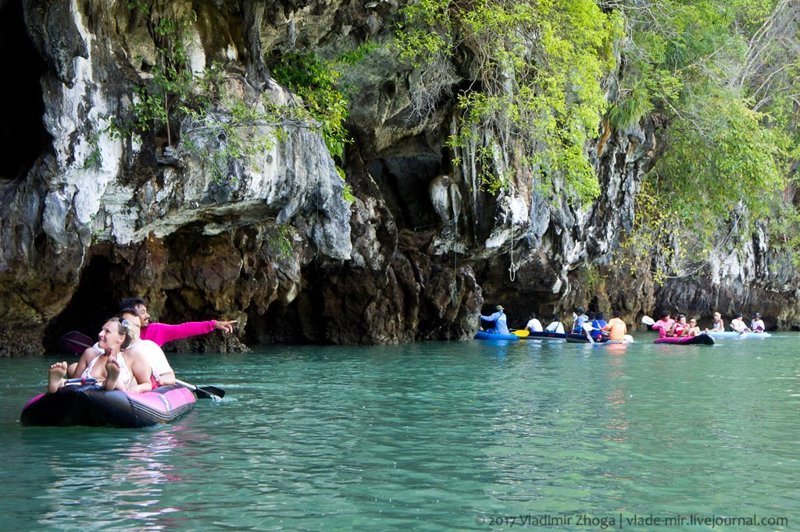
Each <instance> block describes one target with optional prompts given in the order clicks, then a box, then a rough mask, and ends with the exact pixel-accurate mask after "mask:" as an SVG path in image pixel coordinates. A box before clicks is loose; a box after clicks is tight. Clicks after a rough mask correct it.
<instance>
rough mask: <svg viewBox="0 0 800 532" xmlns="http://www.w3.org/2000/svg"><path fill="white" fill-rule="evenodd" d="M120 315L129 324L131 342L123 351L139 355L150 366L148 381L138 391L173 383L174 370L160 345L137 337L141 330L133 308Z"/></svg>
mask: <svg viewBox="0 0 800 532" xmlns="http://www.w3.org/2000/svg"><path fill="white" fill-rule="evenodd" d="M120 315H121V316H122V317H123V318H124V319H126V320H128V321H129V322H130V324H131V326H130V332H131V344H130V346H128V348H127V349H126V350H125V351H126V352H127V353H133V354H136V355H137V356H141V357H142V358H143V359H144V360H146V361H147V364H148V365H149V366H150V383H149V384H147V385H142V386H140V389H139V390H138V391H143V392H144V391H148V390H151V389H155V388H158V387H159V386H167V385H169V384H175V370H173V369H172V366H170V365H169V361H167V357H166V356H165V355H164V351H162V350H161V347H159V345H158V344H157V343H155V342H153V341H152V340H142V339H141V338H140V337H139V335H140V332H139V331H140V330H141V320H140V318H139V314H138V313H137V312H136V311H135V310H134V309H125V310H123V311H122V312H121V313H120Z"/></svg>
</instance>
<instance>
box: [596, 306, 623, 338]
mask: <svg viewBox="0 0 800 532" xmlns="http://www.w3.org/2000/svg"><path fill="white" fill-rule="evenodd" d="M620 316H622V313H621V312H620V311H619V310H615V311H614V317H613V318H611V319H610V320H609V321H608V323H607V324H606V325H605V326H604V327H603V328H602V330H603V331H604V332H606V333H607V334H608V339H609V341H611V342H624V341H625V335H626V334H628V326H627V325H625V322H624V321H622V318H621V317H620Z"/></svg>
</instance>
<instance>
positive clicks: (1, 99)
mask: <svg viewBox="0 0 800 532" xmlns="http://www.w3.org/2000/svg"><path fill="white" fill-rule="evenodd" d="M0 71H2V72H6V81H5V82H4V83H0V117H2V120H0V186H2V185H5V184H7V183H9V182H11V181H13V180H14V179H16V178H18V177H19V176H21V175H23V174H25V172H27V171H28V170H29V169H30V167H31V165H32V164H33V163H34V161H36V159H37V158H38V157H39V154H40V153H42V152H43V151H44V150H45V149H47V147H48V146H49V145H50V143H51V138H50V135H49V134H48V133H47V130H46V129H45V128H44V122H43V120H42V117H43V115H44V102H43V100H42V87H41V85H40V83H39V80H40V79H41V77H42V75H43V73H44V71H45V65H44V61H43V60H42V58H41V57H40V56H39V53H38V52H37V51H36V48H35V47H34V46H33V43H32V42H31V40H30V38H29V37H28V32H27V29H26V27H25V20H24V17H23V11H22V0H11V1H7V2H0Z"/></svg>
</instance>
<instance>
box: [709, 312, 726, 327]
mask: <svg viewBox="0 0 800 532" xmlns="http://www.w3.org/2000/svg"><path fill="white" fill-rule="evenodd" d="M724 330H725V322H724V321H723V320H722V314H720V313H719V312H715V313H714V321H713V323H712V324H711V329H706V332H708V331H711V332H722V331H724Z"/></svg>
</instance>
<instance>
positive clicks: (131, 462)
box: [0, 333, 800, 530]
mask: <svg viewBox="0 0 800 532" xmlns="http://www.w3.org/2000/svg"><path fill="white" fill-rule="evenodd" d="M638 339H639V340H641V341H640V342H639V343H637V344H634V345H630V346H611V347H608V346H606V347H592V346H588V345H575V344H553V343H538V342H519V343H518V344H512V345H506V346H493V345H487V344H484V343H480V342H468V343H429V344H415V345H407V346H393V347H347V348H342V347H290V346H268V347H264V348H261V349H259V352H258V353H252V354H246V355H225V356H222V355H207V354H206V355H173V356H171V357H170V358H171V361H172V363H173V365H174V366H175V368H176V370H177V371H178V373H179V376H180V377H181V378H182V379H184V380H186V381H189V382H193V383H196V384H213V385H216V386H220V387H222V388H224V389H225V390H226V391H227V395H226V397H225V400H224V401H222V402H221V403H213V402H211V401H209V400H204V401H201V402H200V403H198V406H197V407H196V408H195V410H194V411H193V412H192V413H191V414H189V415H188V416H187V417H185V418H183V419H181V420H180V421H179V422H177V423H176V424H174V425H171V426H167V427H159V428H155V429H147V430H126V429H97V428H37V427H21V426H20V425H19V422H18V417H19V411H20V408H21V406H22V405H23V403H24V402H25V401H26V400H27V399H28V398H29V397H31V396H32V395H34V394H35V393H38V391H39V390H40V389H41V388H42V387H43V386H44V382H45V374H46V367H47V366H48V365H49V364H50V363H51V362H52V361H53V359H52V358H44V359H22V360H20V359H0V367H1V368H2V374H3V377H4V378H3V379H2V383H0V387H2V394H0V449H2V451H3V457H4V465H3V468H2V472H1V473H0V528H2V529H3V530H12V529H42V528H52V529H87V528H88V529H108V528H117V529H137V530H159V529H201V528H202V529H218V530H222V529H235V530H246V529H252V530H281V529H288V530H346V529H360V530H390V529H419V530H443V529H460V530H463V529H474V530H488V529H494V530H499V529H507V528H509V527H510V526H511V525H513V528H522V527H524V526H526V527H528V528H530V529H536V528H544V526H543V525H548V526H549V527H551V528H553V529H570V530H599V529H602V528H606V529H620V528H624V529H631V530H654V529H667V528H678V527H673V526H672V525H675V524H679V522H680V521H679V519H680V518H684V519H685V522H684V523H683V525H684V526H683V527H682V528H692V529H709V530H710V529H711V527H712V525H714V528H715V529H722V530H726V529H727V530H791V529H797V528H798V527H800V482H798V478H800V464H799V463H798V452H797V451H798V441H800V416H798V406H800V357H799V356H798V351H799V349H798V341H800V335H797V334H789V333H786V334H782V335H779V336H774V337H772V338H767V339H755V340H728V341H723V340H721V341H719V342H718V345H716V346H713V347H708V346H668V345H667V346H665V345H654V344H652V343H649V341H650V340H651V339H652V336H644V335H643V336H641V337H638ZM754 516H755V517H754ZM668 518H671V519H673V520H674V521H672V522H670V524H669V525H670V526H665V521H664V520H666V519H668ZM773 518H777V519H785V520H788V522H786V521H771V522H770V523H772V524H771V525H770V526H764V527H762V526H757V525H758V524H760V523H761V521H760V520H761V519H773ZM644 519H650V522H649V524H646V522H645V521H643V520H644ZM659 519H660V520H662V521H660V522H657V521H654V520H659ZM690 519H694V521H691V522H690V521H689V520H690ZM698 519H706V520H708V519H711V520H712V521H705V522H703V524H701V525H699V526H690V525H691V524H692V523H696V522H697V520H698ZM713 519H717V521H716V522H715V521H713ZM723 519H728V520H730V519H742V520H744V519H758V520H759V521H758V523H757V524H753V523H750V526H748V525H747V523H748V522H746V521H739V522H737V523H734V522H730V521H728V522H727V524H726V522H725V521H723ZM631 520H638V521H631ZM637 522H638V526H635V523H637ZM534 525H536V526H534Z"/></svg>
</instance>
